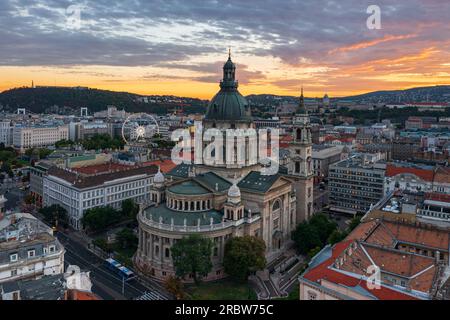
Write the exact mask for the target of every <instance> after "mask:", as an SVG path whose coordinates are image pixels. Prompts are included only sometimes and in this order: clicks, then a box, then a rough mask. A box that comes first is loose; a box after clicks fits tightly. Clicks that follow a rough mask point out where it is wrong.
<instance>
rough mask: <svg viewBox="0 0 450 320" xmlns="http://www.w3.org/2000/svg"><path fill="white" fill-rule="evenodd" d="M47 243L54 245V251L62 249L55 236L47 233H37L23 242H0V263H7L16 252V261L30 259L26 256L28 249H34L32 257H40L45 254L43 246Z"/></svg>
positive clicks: (37, 258) (45, 246)
mask: <svg viewBox="0 0 450 320" xmlns="http://www.w3.org/2000/svg"><path fill="white" fill-rule="evenodd" d="M49 245H54V246H55V253H56V252H60V251H61V250H62V249H63V248H62V246H61V245H60V243H59V242H58V241H57V240H56V238H55V237H53V236H51V235H50V234H48V233H41V234H38V235H36V236H35V238H34V239H32V240H28V241H25V242H20V241H9V242H2V243H0V264H4V263H9V262H10V260H11V258H10V255H11V254H17V255H18V261H26V260H30V258H28V251H29V250H34V251H35V256H34V258H33V259H36V260H39V259H42V257H44V256H45V254H44V248H47V247H48V246H49Z"/></svg>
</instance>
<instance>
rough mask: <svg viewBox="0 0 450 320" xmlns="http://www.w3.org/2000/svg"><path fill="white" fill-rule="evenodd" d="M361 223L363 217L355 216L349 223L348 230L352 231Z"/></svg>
mask: <svg viewBox="0 0 450 320" xmlns="http://www.w3.org/2000/svg"><path fill="white" fill-rule="evenodd" d="M360 223H361V217H359V216H355V217H354V218H353V219H352V220H351V221H350V223H349V224H348V228H347V230H348V232H349V233H350V232H352V231H353V230H354V229H355V228H356V227H357V226H358V225H359V224H360Z"/></svg>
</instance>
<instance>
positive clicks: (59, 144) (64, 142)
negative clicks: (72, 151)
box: [55, 139, 75, 148]
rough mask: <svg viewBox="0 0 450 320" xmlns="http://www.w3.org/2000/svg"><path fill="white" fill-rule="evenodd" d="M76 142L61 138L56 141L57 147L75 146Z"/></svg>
mask: <svg viewBox="0 0 450 320" xmlns="http://www.w3.org/2000/svg"><path fill="white" fill-rule="evenodd" d="M74 144H75V142H73V141H72V140H66V139H63V140H59V141H56V142H55V147H57V148H64V147H70V146H73V145H74Z"/></svg>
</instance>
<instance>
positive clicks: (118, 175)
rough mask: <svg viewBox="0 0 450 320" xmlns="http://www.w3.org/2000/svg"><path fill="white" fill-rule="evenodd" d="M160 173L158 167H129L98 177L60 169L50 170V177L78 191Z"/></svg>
mask: <svg viewBox="0 0 450 320" xmlns="http://www.w3.org/2000/svg"><path fill="white" fill-rule="evenodd" d="M157 172H158V167H156V166H145V167H128V169H126V170H120V169H119V170H118V171H114V170H113V171H112V172H104V173H99V174H96V175H89V176H86V175H83V174H79V173H78V172H76V171H73V170H71V171H69V170H64V169H60V168H56V167H55V168H51V169H49V170H48V176H49V177H51V176H54V177H57V178H59V179H62V180H64V181H66V182H67V183H69V184H71V185H73V186H74V187H75V188H78V189H86V188H92V187H96V186H100V185H103V184H105V183H107V182H110V181H114V180H118V179H124V178H130V177H133V176H138V175H155V174H156V173H157Z"/></svg>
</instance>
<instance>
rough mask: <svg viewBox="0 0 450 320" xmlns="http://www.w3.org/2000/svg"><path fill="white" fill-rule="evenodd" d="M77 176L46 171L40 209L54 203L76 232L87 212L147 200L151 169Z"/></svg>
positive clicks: (151, 179)
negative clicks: (65, 215) (127, 202)
mask: <svg viewBox="0 0 450 320" xmlns="http://www.w3.org/2000/svg"><path fill="white" fill-rule="evenodd" d="M91 169H92V170H91V172H92V173H91V174H89V173H79V172H77V171H75V170H70V169H61V168H56V167H53V168H50V169H49V170H48V172H47V175H46V176H44V178H43V194H44V199H43V206H51V205H53V204H58V205H60V206H62V207H63V208H65V209H66V210H67V213H68V215H69V223H70V225H71V226H72V227H73V228H75V229H77V230H80V229H81V228H82V224H81V219H82V217H83V215H84V213H85V212H86V210H88V209H92V208H96V207H106V206H110V207H112V208H115V209H119V208H121V206H122V202H123V201H124V200H127V199H133V200H134V201H135V202H143V201H146V200H147V197H148V194H149V192H150V186H151V184H152V182H153V176H154V175H155V173H156V172H157V168H156V167H155V166H147V167H131V168H130V169H126V170H125V169H123V168H122V169H120V170H119V169H117V171H115V170H114V169H112V170H108V171H106V172H103V173H95V168H93V167H91Z"/></svg>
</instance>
